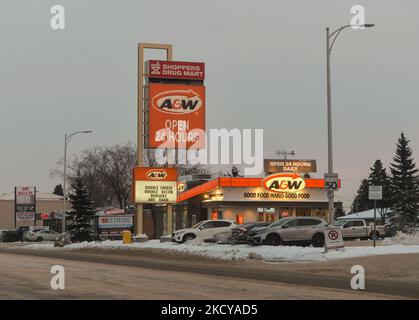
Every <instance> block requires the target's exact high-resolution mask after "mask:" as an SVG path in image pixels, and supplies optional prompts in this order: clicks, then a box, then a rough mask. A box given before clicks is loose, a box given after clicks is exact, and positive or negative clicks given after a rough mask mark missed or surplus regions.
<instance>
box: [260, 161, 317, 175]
mask: <svg viewBox="0 0 419 320" xmlns="http://www.w3.org/2000/svg"><path fill="white" fill-rule="evenodd" d="M264 167H265V171H266V172H268V173H281V172H296V173H306V172H317V164H316V160H288V159H286V160H284V159H264Z"/></svg>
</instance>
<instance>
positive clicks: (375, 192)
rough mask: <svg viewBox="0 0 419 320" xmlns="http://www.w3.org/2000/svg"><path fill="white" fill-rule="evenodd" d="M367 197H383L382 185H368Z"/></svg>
mask: <svg viewBox="0 0 419 320" xmlns="http://www.w3.org/2000/svg"><path fill="white" fill-rule="evenodd" d="M368 199H369V200H382V199H383V187H382V186H369V188H368Z"/></svg>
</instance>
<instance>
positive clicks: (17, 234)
mask: <svg viewBox="0 0 419 320" xmlns="http://www.w3.org/2000/svg"><path fill="white" fill-rule="evenodd" d="M28 230H29V227H18V228H17V229H14V230H3V232H2V240H1V241H3V242H16V241H23V235H24V233H25V232H26V231H28Z"/></svg>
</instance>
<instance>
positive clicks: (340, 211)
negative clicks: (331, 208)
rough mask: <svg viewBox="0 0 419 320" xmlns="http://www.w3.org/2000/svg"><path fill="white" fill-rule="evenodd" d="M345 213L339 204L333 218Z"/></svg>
mask: <svg viewBox="0 0 419 320" xmlns="http://www.w3.org/2000/svg"><path fill="white" fill-rule="evenodd" d="M345 214H346V212H345V209H343V207H342V206H339V207H337V208H336V210H335V219H336V218H339V217H343V216H344V215H345Z"/></svg>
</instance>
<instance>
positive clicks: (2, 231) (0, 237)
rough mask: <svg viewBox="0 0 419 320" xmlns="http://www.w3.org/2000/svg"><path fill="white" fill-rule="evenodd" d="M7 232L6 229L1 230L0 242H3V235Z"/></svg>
mask: <svg viewBox="0 0 419 320" xmlns="http://www.w3.org/2000/svg"><path fill="white" fill-rule="evenodd" d="M7 231H8V230H6V229H1V230H0V242H3V234H5V233H6V232H7Z"/></svg>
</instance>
